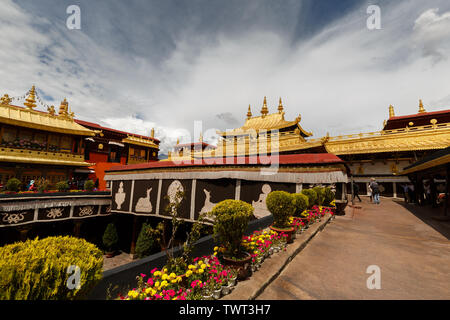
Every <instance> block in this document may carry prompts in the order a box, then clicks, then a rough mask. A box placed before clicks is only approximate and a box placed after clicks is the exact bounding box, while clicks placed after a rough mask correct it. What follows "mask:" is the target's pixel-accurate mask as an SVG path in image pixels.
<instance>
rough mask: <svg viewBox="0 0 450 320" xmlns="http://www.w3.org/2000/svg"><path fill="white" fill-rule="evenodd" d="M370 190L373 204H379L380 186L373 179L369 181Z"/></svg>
mask: <svg viewBox="0 0 450 320" xmlns="http://www.w3.org/2000/svg"><path fill="white" fill-rule="evenodd" d="M370 188H371V189H372V194H373V203H375V204H380V186H379V185H378V182H377V181H376V180H375V178H372V179H371V182H370Z"/></svg>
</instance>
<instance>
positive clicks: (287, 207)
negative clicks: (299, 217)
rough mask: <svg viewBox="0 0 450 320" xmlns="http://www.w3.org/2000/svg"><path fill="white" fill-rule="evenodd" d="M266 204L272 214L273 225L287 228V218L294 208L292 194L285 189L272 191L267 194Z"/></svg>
mask: <svg viewBox="0 0 450 320" xmlns="http://www.w3.org/2000/svg"><path fill="white" fill-rule="evenodd" d="M266 205H267V209H268V210H269V211H270V212H271V213H272V215H273V221H274V222H273V225H274V227H276V228H289V225H290V224H289V218H290V217H291V216H292V215H294V213H295V210H296V207H295V205H294V197H293V195H292V194H290V193H289V192H286V191H272V192H271V193H269V194H268V195H267V198H266Z"/></svg>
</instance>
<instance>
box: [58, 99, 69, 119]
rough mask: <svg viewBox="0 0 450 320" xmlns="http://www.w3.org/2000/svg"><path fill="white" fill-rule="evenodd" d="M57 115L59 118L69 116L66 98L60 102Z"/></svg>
mask: <svg viewBox="0 0 450 320" xmlns="http://www.w3.org/2000/svg"><path fill="white" fill-rule="evenodd" d="M58 114H59V115H60V116H67V115H68V114H69V103H68V102H67V99H66V98H64V100H63V101H61V105H60V106H59V112H58Z"/></svg>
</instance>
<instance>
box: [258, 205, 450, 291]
mask: <svg viewBox="0 0 450 320" xmlns="http://www.w3.org/2000/svg"><path fill="white" fill-rule="evenodd" d="M366 199H367V198H363V202H362V203H361V204H360V203H359V202H356V203H355V204H356V205H358V206H361V208H360V209H351V208H348V209H347V210H346V211H347V214H346V215H345V216H338V217H336V219H335V220H333V221H332V222H331V223H328V224H327V225H326V227H325V228H324V229H323V231H321V232H319V233H317V234H316V235H315V237H314V238H313V239H312V240H311V241H310V242H309V243H308V245H307V246H306V247H305V248H304V249H303V250H302V251H301V252H299V253H298V254H297V255H296V256H295V257H294V258H293V259H292V261H290V262H289V264H288V265H287V266H286V267H285V268H284V269H283V270H282V271H281V273H280V274H279V275H278V277H276V278H275V280H273V281H272V282H271V283H270V284H269V285H268V286H267V287H266V288H265V289H264V291H263V292H262V293H261V294H259V295H258V297H257V299H267V300H289V299H450V241H449V238H448V237H449V235H448V234H446V233H445V232H438V231H436V230H448V224H449V223H450V222H448V221H447V222H440V223H441V224H443V225H444V227H443V228H441V229H439V228H434V227H432V226H430V225H431V224H427V223H426V221H427V219H423V217H421V218H420V219H419V218H418V216H416V215H414V214H413V213H412V212H410V211H409V210H408V206H413V205H406V206H405V205H404V204H402V203H400V202H396V201H393V200H388V199H382V203H381V205H375V204H372V203H369V202H368V201H367V200H366ZM371 265H376V266H378V267H379V268H380V271H381V289H368V288H367V284H366V283H367V279H368V278H369V277H370V276H371V275H372V273H366V271H367V268H368V267H369V266H371Z"/></svg>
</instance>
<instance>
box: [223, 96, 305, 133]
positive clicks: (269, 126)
mask: <svg viewBox="0 0 450 320" xmlns="http://www.w3.org/2000/svg"><path fill="white" fill-rule="evenodd" d="M283 110H284V108H283V104H282V102H281V98H280V100H279V104H278V112H276V113H272V114H269V109H268V108H267V99H266V97H264V101H263V106H262V109H261V115H260V116H256V117H252V112H251V109H250V105H249V106H248V112H247V119H246V120H245V123H244V125H243V126H242V127H240V128H236V129H233V130H227V131H223V132H220V131H218V132H217V133H218V134H220V135H221V136H223V137H225V136H239V135H251V134H252V133H253V132H256V133H257V132H259V131H270V130H280V129H284V128H289V127H294V126H296V128H298V129H299V132H300V133H301V135H302V136H303V137H310V136H312V133H311V132H307V131H305V130H304V129H303V128H302V127H301V126H300V124H299V122H300V120H301V116H300V115H299V116H298V117H297V118H296V119H295V120H293V121H286V120H285V119H284V114H285V113H284V112H283Z"/></svg>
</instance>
